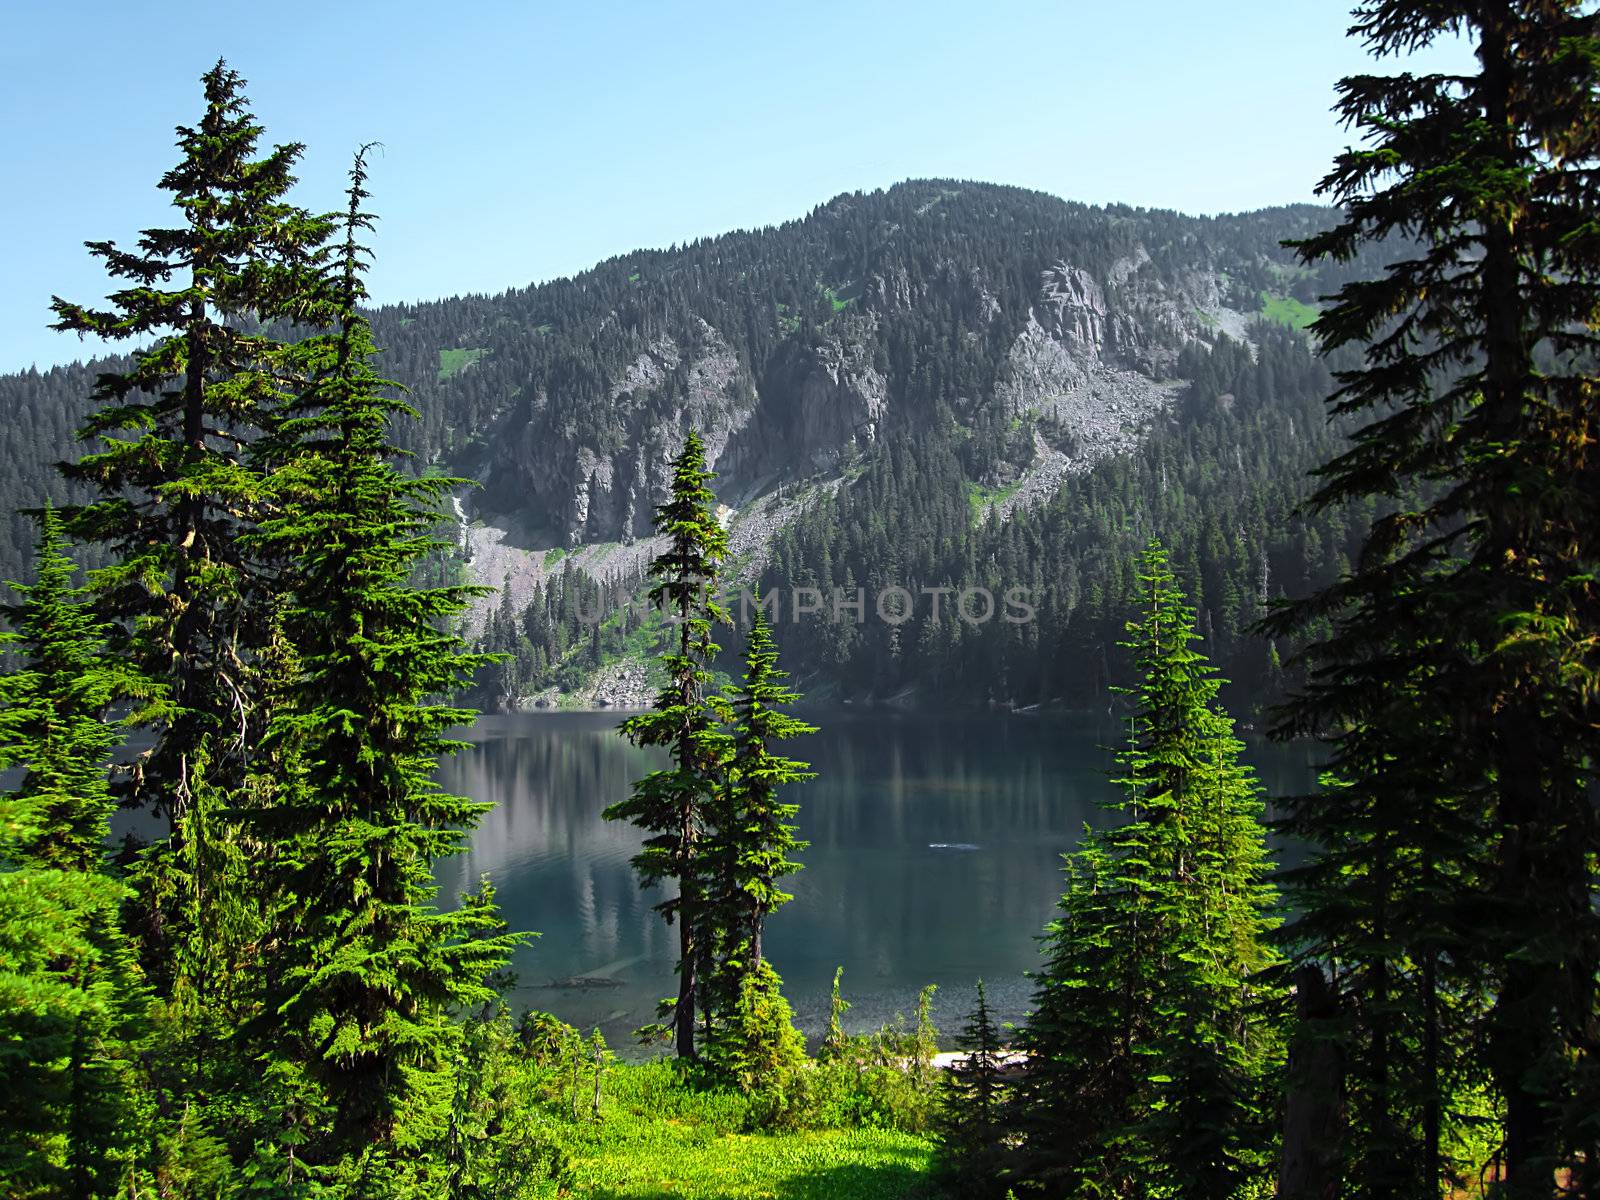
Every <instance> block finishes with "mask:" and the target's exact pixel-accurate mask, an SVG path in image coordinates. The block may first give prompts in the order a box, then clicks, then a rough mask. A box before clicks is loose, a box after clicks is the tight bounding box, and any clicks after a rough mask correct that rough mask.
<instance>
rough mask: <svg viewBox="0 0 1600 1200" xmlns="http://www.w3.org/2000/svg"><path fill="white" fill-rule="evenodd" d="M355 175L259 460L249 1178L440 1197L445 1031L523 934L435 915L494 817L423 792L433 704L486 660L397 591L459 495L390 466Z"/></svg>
mask: <svg viewBox="0 0 1600 1200" xmlns="http://www.w3.org/2000/svg"><path fill="white" fill-rule="evenodd" d="M365 178H366V169H365V151H363V152H362V154H361V155H358V156H357V159H356V162H355V165H354V167H353V168H352V171H351V184H350V189H349V208H348V211H347V213H346V216H345V222H344V225H345V237H344V244H343V247H342V250H341V252H340V253H339V255H338V256H337V258H336V259H335V260H334V261H333V262H332V263H330V265H329V267H328V269H327V273H326V276H325V278H324V280H323V287H322V291H321V295H320V297H319V299H318V302H317V304H316V305H315V306H314V307H313V308H312V309H311V310H310V315H311V316H312V317H313V318H314V319H315V320H317V321H318V323H319V324H321V325H323V326H325V327H327V332H324V333H320V334H317V335H315V336H312V337H309V338H307V339H306V340H305V341H303V342H302V343H301V344H300V345H299V347H298V350H297V354H298V356H299V357H300V359H301V361H302V363H303V370H304V374H305V376H306V377H307V379H308V380H309V382H308V384H307V385H306V386H305V388H304V390H303V391H302V392H301V394H300V395H298V396H297V397H296V398H295V399H294V400H293V402H292V403H291V404H290V405H289V406H288V407H287V409H286V411H285V414H284V417H283V419H282V420H281V421H279V422H278V423H277V425H276V427H275V429H274V431H273V434H272V438H273V440H272V442H271V443H270V444H269V445H266V446H264V447H263V453H264V454H265V455H266V456H267V457H268V458H269V460H271V461H273V462H275V463H276V464H277V465H276V466H275V468H274V469H273V470H272V472H271V473H270V475H269V476H268V477H267V479H266V481H265V494H266V496H267V497H268V499H269V500H270V502H271V506H272V507H271V512H270V514H269V515H268V516H267V517H266V519H265V520H263V522H262V524H261V529H260V534H259V539H260V541H261V543H262V546H261V550H262V552H263V553H270V554H273V555H275V556H279V557H281V558H282V559H283V560H284V561H285V563H286V564H287V565H286V578H287V580H288V581H289V584H290V588H291V591H290V595H289V599H288V602H287V604H286V606H285V609H284V612H283V615H282V631H283V636H284V638H285V640H286V641H287V643H288V646H289V647H290V650H291V654H290V655H289V657H290V660H291V662H292V667H291V669H290V670H289V671H288V673H287V677H286V678H285V679H284V681H283V683H282V685H281V687H280V689H279V692H278V694H277V695H276V696H274V697H273V698H272V704H271V718H270V721H269V723H268V725H267V729H266V735H265V738H264V741H263V747H262V749H263V751H264V752H265V754H266V756H267V761H268V762H271V763H272V764H273V769H274V770H276V771H278V772H280V773H281V774H282V779H281V780H280V781H279V782H278V784H277V785H276V792H277V794H276V796H275V799H274V803H273V804H272V805H271V806H270V807H266V808H261V809H255V810H251V811H250V812H249V813H248V816H249V819H250V822H251V827H252V831H253V833H254V834H255V835H256V836H257V837H258V838H260V839H261V841H262V842H264V843H265V844H267V845H270V846H272V847H273V848H274V850H273V854H272V855H271V856H270V857H269V858H268V859H267V860H266V861H265V862H264V863H263V866H262V869H263V871H264V873H265V875H266V888H267V893H268V897H269V900H268V902H269V913H268V921H267V933H266V937H265V944H264V946H263V950H262V954H263V959H264V963H263V967H264V970H263V977H262V987H263V995H262V997H261V1007H262V1014H261V1017H260V1019H259V1020H258V1021H257V1023H256V1024H255V1026H254V1027H253V1028H252V1029H251V1030H250V1031H249V1032H250V1034H251V1035H252V1036H251V1042H252V1045H253V1046H254V1047H255V1050H256V1053H257V1054H258V1055H259V1062H260V1063H261V1065H262V1067H263V1075H264V1077H265V1078H266V1080H267V1081H268V1085H269V1095H270V1096H271V1097H272V1109H273V1119H272V1120H271V1121H270V1122H268V1123H267V1127H266V1128H265V1129H263V1131H262V1135H263V1137H264V1138H265V1140H266V1143H267V1145H266V1146H264V1147H263V1149H262V1151H261V1157H259V1158H258V1160H257V1163H256V1170H257V1171H258V1173H259V1174H261V1175H263V1176H269V1175H273V1174H276V1177H277V1179H278V1181H279V1182H280V1183H282V1184H285V1185H286V1184H290V1183H293V1182H294V1180H295V1175H296V1171H297V1170H298V1171H299V1172H300V1173H301V1175H300V1178H301V1179H302V1180H312V1179H320V1180H321V1181H323V1182H324V1183H326V1184H328V1185H330V1186H338V1187H341V1188H344V1189H346V1190H345V1191H344V1192H343V1193H342V1194H348V1195H352V1196H355V1195H363V1196H365V1195H442V1194H443V1190H442V1189H443V1186H444V1184H443V1181H444V1179H445V1178H446V1177H447V1174H448V1172H447V1170H446V1167H445V1165H444V1163H443V1162H442V1161H441V1160H440V1156H439V1154H438V1153H437V1152H438V1150H439V1148H440V1146H442V1144H443V1142H444V1140H445V1137H446V1134H447V1131H448V1128H449V1123H450V1115H451V1103H452V1098H453V1096H454V1094H455V1084H454V1080H453V1077H452V1069H453V1068H452V1064H453V1063H454V1061H455V1059H456V1057H457V1055H456V1049H457V1042H458V1041H459V1038H460V1036H461V1031H460V1028H459V1026H458V1024H457V1023H456V1022H455V1021H454V1020H453V1016H454V1014H456V1013H458V1012H460V1011H462V1010H465V1009H469V1008H471V1009H476V1008H481V1007H483V1006H484V1005H485V1004H487V1003H489V1002H490V1001H492V1000H493V999H494V995H495V993H494V992H493V990H492V989H491V988H490V987H489V986H488V984H487V982H486V980H487V979H488V977H489V976H490V975H491V974H492V973H493V972H496V971H498V970H499V969H501V968H502V967H503V966H504V965H505V963H506V961H507V959H508V956H509V953H510V950H511V949H512V947H513V946H514V945H515V944H516V942H517V941H518V940H519V939H518V938H517V937H516V936H514V935H508V934H505V933H504V932H500V931H499V930H498V926H497V925H496V924H495V922H494V921H493V920H491V919H490V918H491V917H492V915H493V914H492V913H487V912H486V911H485V905H484V903H483V902H481V901H475V902H469V903H466V904H464V905H462V906H461V907H460V908H458V909H456V910H454V911H451V912H444V911H440V910H439V909H438V908H437V907H436V906H435V897H436V892H437V888H436V886H435V884H434V881H433V877H432V867H433V864H434V863H435V862H437V861H438V860H440V859H442V858H445V857H448V856H450V855H452V854H456V853H458V852H460V850H461V849H462V846H463V839H464V837H465V835H466V833H467V832H468V831H469V830H470V829H471V828H472V826H473V825H474V824H475V823H476V821H477V818H478V816H479V814H481V813H482V812H483V811H485V810H486V809H487V808H488V807H489V806H488V805H487V804H483V803H479V802H476V801H472V800H467V799H465V798H462V797H459V796H452V795H448V794H446V793H444V792H442V791H441V790H440V789H439V787H438V785H437V784H436V783H435V782H434V779H433V776H434V772H435V770H436V768H437V765H438V761H439V758H440V757H441V756H442V755H445V754H448V753H452V752H453V751H454V750H455V749H456V747H457V746H458V745H459V743H457V742H455V741H452V740H450V738H449V736H448V731H449V730H450V729H451V728H452V727H455V726H459V725H461V724H463V723H465V722H466V721H468V720H470V718H471V717H472V715H473V714H471V713H470V712H468V711H466V710H463V709H460V708H457V707H454V706H452V705H450V704H448V703H444V702H442V701H440V700H439V699H438V697H442V696H448V695H450V694H451V693H452V692H454V691H456V690H458V689H459V688H460V687H462V686H463V685H464V683H465V682H466V681H467V680H468V679H470V677H471V674H472V672H473V671H474V670H475V669H476V668H477V667H479V666H480V665H482V663H483V662H484V658H483V656H480V655H474V654H470V653H467V652H466V650H465V648H464V646H463V644H462V642H461V641H460V639H459V638H458V636H457V635H456V633H455V632H454V631H453V630H452V628H451V625H452V623H453V622H454V621H455V620H456V619H457V618H458V617H459V616H460V614H461V613H462V611H463V610H464V608H465V607H466V604H467V602H468V599H469V597H470V596H471V595H472V594H473V589H470V588H462V587H439V588H429V587H420V586H417V585H416V584H414V582H413V577H414V574H415V572H416V571H417V568H418V566H419V564H420V563H421V562H422V561H423V559H424V558H426V557H427V556H428V555H429V554H431V553H433V552H434V551H435V550H437V549H438V548H439V547H440V546H441V545H442V543H441V542H440V541H439V539H437V538H436V537H435V536H433V534H432V530H433V529H434V528H435V527H436V525H437V524H438V523H439V520H440V516H439V504H440V498H441V496H442V495H443V494H444V492H445V490H446V489H447V488H448V487H449V486H450V485H451V484H452V483H453V482H454V481H452V480H448V479H440V478H434V477H428V478H414V477H411V476H408V475H406V474H404V473H402V472H401V470H400V469H399V468H398V466H397V465H396V460H397V457H398V454H399V452H398V451H397V450H396V449H395V448H394V446H393V445H392V444H391V443H390V441H389V426H390V424H391V422H392V421H393V420H394V419H395V418H397V417H407V416H414V415H415V414H414V413H413V412H412V410H411V409H409V408H408V407H407V406H406V405H405V404H404V403H403V402H402V401H400V400H398V399H394V398H391V397H390V396H388V395H386V394H385V389H386V388H387V387H388V386H389V385H387V384H386V383H385V381H383V380H382V379H380V378H379V377H378V376H377V375H376V374H375V372H374V371H373V369H372V366H371V359H372V357H373V355H374V353H375V350H374V347H373V344H372V340H371V333H370V330H369V328H368V326H367V322H366V320H365V318H364V317H363V316H362V315H361V313H360V311H359V308H358V305H359V304H360V303H361V301H362V300H363V299H364V298H365V290H364V288H363V285H362V280H361V273H362V269H363V266H364V264H363V262H362V257H363V255H364V254H365V249H364V247H362V246H361V245H360V243H359V237H360V235H361V233H362V231H364V230H366V229H368V228H369V227H370V223H371V218H370V217H369V216H368V215H367V214H366V213H365V212H364V211H363V209H362V201H363V200H364V199H365V198H366V196H367V192H366V190H365V187H364V183H365ZM485 929H489V930H490V931H489V932H487V933H485V932H484V930H485ZM280 1155H281V1156H280Z"/></svg>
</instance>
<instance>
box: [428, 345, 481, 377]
mask: <svg viewBox="0 0 1600 1200" xmlns="http://www.w3.org/2000/svg"><path fill="white" fill-rule="evenodd" d="M487 353H489V352H488V351H487V350H485V349H484V348H482V347H481V346H479V347H474V348H472V349H454V350H441V351H439V374H438V379H439V382H441V383H443V382H444V381H445V380H446V379H449V378H450V377H451V376H453V375H459V374H461V372H463V371H465V370H466V369H467V368H468V367H471V366H475V365H476V364H477V363H478V361H479V360H480V359H481V358H482V357H483V356H484V355H485V354H487Z"/></svg>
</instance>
